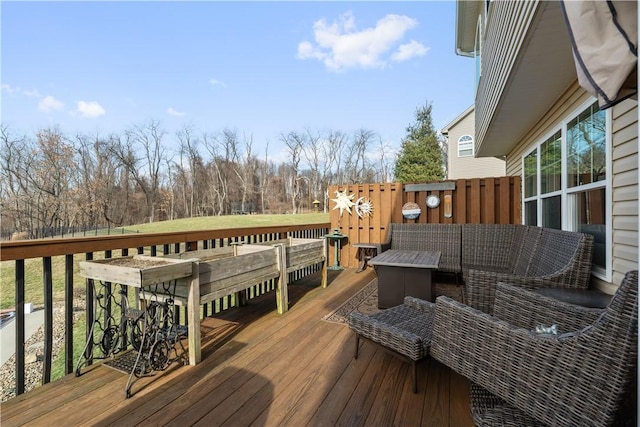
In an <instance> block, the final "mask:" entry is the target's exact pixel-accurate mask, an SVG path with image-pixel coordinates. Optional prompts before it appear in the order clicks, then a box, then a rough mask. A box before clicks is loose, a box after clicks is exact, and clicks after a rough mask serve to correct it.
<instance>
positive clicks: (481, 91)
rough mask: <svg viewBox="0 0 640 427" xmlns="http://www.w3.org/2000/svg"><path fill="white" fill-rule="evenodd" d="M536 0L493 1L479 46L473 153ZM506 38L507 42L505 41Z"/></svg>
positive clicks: (514, 60)
mask: <svg viewBox="0 0 640 427" xmlns="http://www.w3.org/2000/svg"><path fill="white" fill-rule="evenodd" d="M537 5H538V2H537V1H501V2H493V3H492V5H491V12H490V14H489V15H490V16H489V21H488V24H487V25H488V26H491V27H495V28H493V29H492V31H489V32H488V33H487V34H486V35H485V37H486V38H485V40H484V43H483V48H482V58H481V61H482V78H481V79H480V85H479V87H478V95H477V97H476V105H482V109H481V111H480V114H479V115H477V122H476V152H477V151H478V144H479V143H480V142H481V141H483V139H484V137H485V134H486V133H487V129H488V127H489V124H490V123H491V119H492V117H493V115H494V113H495V111H496V110H497V109H498V103H499V101H500V99H501V97H502V93H503V91H504V90H505V87H506V85H507V83H508V81H509V77H510V75H511V72H512V69H513V67H514V64H515V62H516V58H517V53H518V51H519V49H520V48H521V46H522V43H523V41H524V39H525V36H526V34H527V30H528V28H529V25H530V24H531V21H532V20H533V16H534V13H535V11H536V8H537ZM505 41H506V43H505Z"/></svg>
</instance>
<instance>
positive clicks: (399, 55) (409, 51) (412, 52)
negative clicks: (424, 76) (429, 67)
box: [391, 40, 429, 62]
mask: <svg viewBox="0 0 640 427" xmlns="http://www.w3.org/2000/svg"><path fill="white" fill-rule="evenodd" d="M428 51H429V48H428V47H425V46H424V45H423V44H422V43H420V42H417V41H415V40H411V41H410V42H409V43H406V44H403V45H402V46H400V47H399V48H398V50H397V51H396V52H395V53H394V54H393V55H391V59H392V60H393V61H397V62H402V61H407V60H409V59H411V58H415V57H416V56H423V55H426V53H427V52H428Z"/></svg>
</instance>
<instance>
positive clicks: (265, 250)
mask: <svg viewBox="0 0 640 427" xmlns="http://www.w3.org/2000/svg"><path fill="white" fill-rule="evenodd" d="M163 258H166V259H195V260H197V261H198V278H199V282H200V304H205V303H207V302H210V301H214V300H216V299H218V298H222V297H225V296H227V295H232V294H234V293H235V292H239V291H242V290H244V289H247V288H250V287H251V286H254V285H257V284H259V283H262V282H265V281H267V280H270V279H276V278H277V279H279V278H280V276H281V267H280V262H279V254H278V248H277V247H269V246H258V245H234V246H227V247H222V248H215V249H203V250H197V251H190V252H184V253H181V254H173V255H167V256H166V257H163ZM280 282H281V281H280V280H279V281H278V291H279V292H282V290H280V288H281V287H282V286H285V287H286V284H284V285H283V284H282V283H280ZM186 292H187V290H186V288H181V287H178V289H177V290H176V297H178V298H186V297H187V294H186ZM284 293H285V295H286V290H285V291H284ZM277 305H278V312H280V313H282V312H284V311H286V310H287V307H286V303H285V302H284V301H280V300H278V301H277Z"/></svg>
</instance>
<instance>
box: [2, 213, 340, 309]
mask: <svg viewBox="0 0 640 427" xmlns="http://www.w3.org/2000/svg"><path fill="white" fill-rule="evenodd" d="M326 222H329V214H328V213H310V214H299V215H228V216H212V217H198V218H186V219H179V220H174V221H161V222H155V223H151V224H138V225H133V226H128V227H125V228H126V229H127V230H136V231H138V232H140V233H162V232H172V231H192V230H211V229H224V228H244V227H264V226H278V225H296V224H322V223H326ZM130 253H131V252H130ZM103 255H104V254H103V253H98V252H96V253H95V254H94V257H95V259H99V258H101V257H102V256H103ZM114 255H115V254H114ZM82 260H84V254H76V255H75V256H74V264H75V266H74V271H75V272H76V274H75V275H74V276H75V277H74V284H75V285H74V287H75V288H77V289H79V290H81V291H82V292H84V283H85V282H84V279H83V278H82V277H80V275H79V274H78V273H77V272H78V271H79V268H78V263H79V262H80V261H82ZM51 261H52V268H53V300H54V301H64V256H55V257H52V259H51ZM42 283H43V279H42V259H41V258H34V259H28V260H25V301H26V302H31V303H33V304H34V306H36V307H38V306H41V305H42V304H43V301H44V289H43V285H42ZM14 301H15V263H14V261H3V262H1V263H0V309H5V308H12V307H13V306H14V305H15V303H14Z"/></svg>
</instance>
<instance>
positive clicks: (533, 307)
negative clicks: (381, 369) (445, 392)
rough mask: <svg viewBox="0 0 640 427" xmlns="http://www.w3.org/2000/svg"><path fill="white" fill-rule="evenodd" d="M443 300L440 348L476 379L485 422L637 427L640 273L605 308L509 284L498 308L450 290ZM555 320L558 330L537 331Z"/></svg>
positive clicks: (475, 412) (435, 341)
mask: <svg viewBox="0 0 640 427" xmlns="http://www.w3.org/2000/svg"><path fill="white" fill-rule="evenodd" d="M435 305H436V307H435V319H434V321H433V332H432V341H431V356H432V357H433V358H435V359H437V360H439V361H441V362H442V363H444V364H445V365H447V366H449V367H450V368H452V369H453V370H455V371H456V372H458V373H460V374H461V375H463V376H465V377H467V378H469V379H470V380H471V382H472V383H473V384H472V387H471V411H472V416H473V418H474V422H475V423H476V425H478V426H485V425H486V426H489V425H491V426H495V425H511V426H522V427H525V426H541V425H549V426H578V425H579V426H609V425H636V424H635V420H634V419H633V418H634V416H635V413H636V411H635V409H634V404H635V405H637V401H636V398H635V396H636V395H637V389H636V388H635V385H636V378H637V361H638V359H637V358H638V272H637V271H631V272H629V273H627V275H626V276H625V278H624V280H623V282H622V284H621V285H620V287H619V288H618V290H617V292H616V294H615V295H614V296H613V299H612V300H611V302H610V303H609V306H608V307H607V308H605V309H595V308H585V307H581V306H577V305H573V304H568V303H564V302H561V301H558V300H556V299H552V298H549V297H546V296H543V295H540V294H538V293H536V292H532V291H529V290H527V289H523V288H522V287H520V286H512V285H509V284H506V283H499V284H498V285H497V290H496V296H495V316H490V315H488V314H486V313H483V312H481V311H479V310H475V309H473V308H471V307H469V306H467V305H464V304H461V303H459V302H457V301H454V300H452V299H449V298H447V297H439V298H438V299H437V301H436V304H435ZM553 324H555V325H556V326H557V335H553V334H539V333H536V332H535V329H536V326H538V325H547V326H549V325H553ZM545 332H546V331H545ZM636 408H637V406H636ZM627 423H628V424H627Z"/></svg>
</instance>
